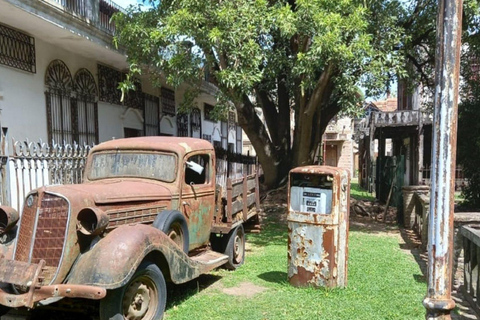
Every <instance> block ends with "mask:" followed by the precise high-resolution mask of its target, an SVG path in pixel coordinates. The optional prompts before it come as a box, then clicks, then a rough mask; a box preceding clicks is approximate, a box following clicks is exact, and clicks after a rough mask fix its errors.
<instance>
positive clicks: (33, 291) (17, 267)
mask: <svg viewBox="0 0 480 320" xmlns="http://www.w3.org/2000/svg"><path fill="white" fill-rule="evenodd" d="M44 265H45V261H43V260H41V261H40V263H39V264H29V263H25V262H20V261H14V260H7V259H1V258H0V283H2V284H3V285H2V286H1V287H0V304H2V305H4V306H7V307H11V308H16V307H27V308H33V307H34V306H35V303H36V302H38V301H41V300H45V299H48V298H56V297H68V298H86V299H94V300H98V299H102V298H103V297H105V295H106V294H107V290H106V289H105V288H102V287H96V286H85V285H78V284H56V285H47V286H42V285H39V282H41V272H42V268H43V266H44ZM8 284H12V285H18V286H21V287H23V288H26V289H27V290H26V292H25V293H21V294H15V293H9V292H7V291H6V290H7V288H8V286H5V285H8Z"/></svg>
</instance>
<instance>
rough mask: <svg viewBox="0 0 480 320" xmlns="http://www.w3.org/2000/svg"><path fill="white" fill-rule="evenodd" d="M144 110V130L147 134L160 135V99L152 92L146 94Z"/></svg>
mask: <svg viewBox="0 0 480 320" xmlns="http://www.w3.org/2000/svg"><path fill="white" fill-rule="evenodd" d="M144 99H145V105H144V108H145V109H144V110H143V117H144V122H143V123H144V131H145V135H146V136H158V135H160V100H159V99H158V97H155V96H152V95H150V94H146V93H145V94H144Z"/></svg>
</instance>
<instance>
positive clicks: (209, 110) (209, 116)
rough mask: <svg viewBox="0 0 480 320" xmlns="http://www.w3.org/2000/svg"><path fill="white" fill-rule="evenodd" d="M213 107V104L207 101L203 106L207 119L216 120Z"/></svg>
mask: <svg viewBox="0 0 480 320" xmlns="http://www.w3.org/2000/svg"><path fill="white" fill-rule="evenodd" d="M213 108H214V106H212V105H211V104H208V103H205V105H204V107H203V112H204V113H205V120H208V121H213V122H216V120H213V118H212V113H213Z"/></svg>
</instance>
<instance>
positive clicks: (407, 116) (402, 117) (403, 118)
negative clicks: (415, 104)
mask: <svg viewBox="0 0 480 320" xmlns="http://www.w3.org/2000/svg"><path fill="white" fill-rule="evenodd" d="M373 117H374V123H375V126H376V127H395V126H408V125H411V126H414V125H418V124H419V123H420V121H422V123H432V117H431V115H429V114H427V113H423V112H421V111H416V110H401V111H394V112H374V113H373Z"/></svg>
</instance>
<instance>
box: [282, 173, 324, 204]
mask: <svg viewBox="0 0 480 320" xmlns="http://www.w3.org/2000/svg"><path fill="white" fill-rule="evenodd" d="M332 186H333V176H332V175H329V174H323V175H322V174H302V173H294V174H292V175H291V176H290V210H294V211H300V212H306V213H319V214H331V212H332V189H333V187H332Z"/></svg>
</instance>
